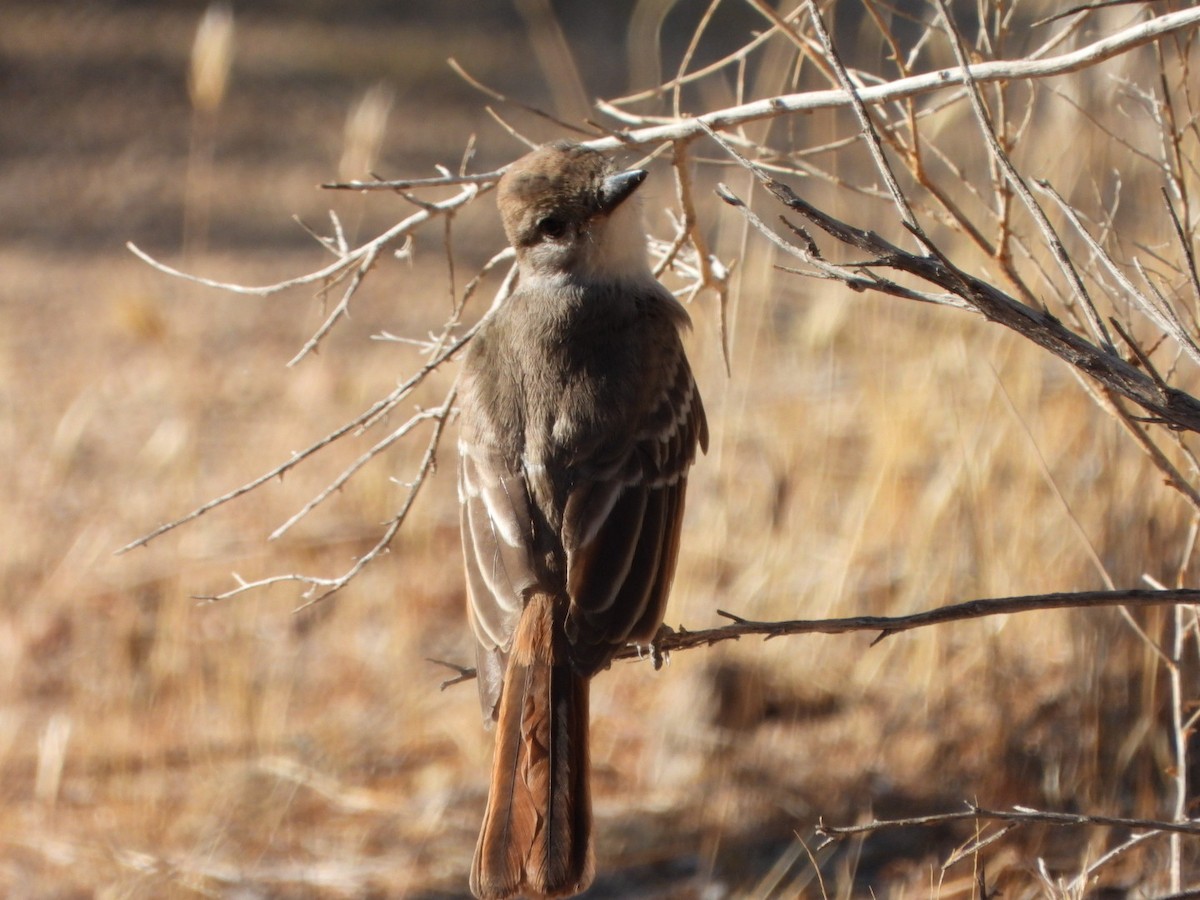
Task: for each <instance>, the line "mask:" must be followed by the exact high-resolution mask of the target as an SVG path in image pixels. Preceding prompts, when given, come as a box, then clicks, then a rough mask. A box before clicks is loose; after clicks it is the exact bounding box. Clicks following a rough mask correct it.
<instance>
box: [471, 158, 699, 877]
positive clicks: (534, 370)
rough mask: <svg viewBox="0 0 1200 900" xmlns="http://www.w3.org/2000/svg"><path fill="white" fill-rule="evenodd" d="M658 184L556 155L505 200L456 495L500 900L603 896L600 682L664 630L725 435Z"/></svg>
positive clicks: (481, 852)
mask: <svg viewBox="0 0 1200 900" xmlns="http://www.w3.org/2000/svg"><path fill="white" fill-rule="evenodd" d="M645 177H646V172H645V171H644V170H641V169H634V170H631V171H625V172H616V171H614V170H613V168H612V166H611V165H610V164H609V163H608V162H607V161H606V159H605V158H604V157H603V156H601V155H600V154H599V153H597V152H595V151H593V150H588V149H584V148H582V147H580V146H578V145H575V144H571V143H569V142H560V143H555V144H549V145H547V146H545V147H542V148H541V149H539V150H536V151H534V152H533V153H530V154H529V155H527V156H525V157H523V158H522V159H520V160H518V161H517V162H516V163H514V164H513V165H512V166H511V167H510V168H509V170H508V172H507V173H506V174H505V175H504V176H503V178H502V179H501V181H500V186H499V195H500V196H499V206H500V214H501V217H502V219H503V220H504V230H505V233H506V234H507V235H508V239H509V242H510V243H511V244H512V246H513V247H514V248H515V249H516V251H517V261H518V266H519V270H520V276H519V282H518V289H517V291H516V292H515V293H514V294H513V295H512V296H511V297H509V298H508V299H507V300H506V301H505V302H504V303H503V304H502V305H501V307H500V308H499V309H498V310H497V311H496V313H495V314H494V316H493V317H492V319H491V320H490V321H489V322H488V323H487V324H486V325H485V326H484V327H483V328H482V329H480V331H479V333H478V334H477V335H476V336H475V338H474V340H473V341H472V342H471V347H470V351H469V352H468V354H467V358H466V362H465V364H464V368H463V373H462V378H461V381H460V391H461V401H460V402H461V410H462V433H461V439H460V443H459V449H460V452H461V456H462V463H461V468H460V471H459V494H460V499H461V501H462V535H463V549H464V555H465V557H466V570H467V594H468V601H469V610H470V619H471V625H472V627H473V628H474V631H475V637H476V639H477V640H478V645H477V647H476V659H477V672H478V679H479V695H480V699H481V701H482V703H483V712H484V718H485V720H486V721H487V722H489V723H490V722H493V721H494V722H496V749H495V757H494V761H493V765H492V781H491V789H490V791H489V793H488V803H487V811H486V812H485V813H484V820H483V828H482V830H481V831H480V834H479V843H478V845H477V847H476V850H475V861H474V864H473V865H472V867H471V890H472V891H473V892H474V893H475V895H476V896H477V897H480V898H485V900H498V898H504V897H512V896H516V895H518V894H525V895H527V896H533V897H565V896H570V895H572V894H575V893H577V892H579V891H581V890H583V889H584V888H586V887H587V885H588V884H589V883H590V882H591V880H592V873H593V858H592V841H591V818H592V814H591V798H590V793H589V787H588V680H589V679H590V678H591V677H592V676H593V675H595V674H596V673H597V672H598V671H600V670H601V669H603V668H605V667H606V666H607V665H608V663H609V662H610V661H611V659H612V656H613V654H614V653H616V651H617V650H618V649H620V648H621V647H622V646H623V645H625V644H627V643H629V642H637V643H648V642H650V641H651V640H652V639H653V637H654V636H655V634H656V633H657V631H658V628H659V626H660V625H661V624H662V619H663V612H664V608H665V606H666V603H667V592H668V590H669V589H670V586H671V577H672V575H673V573H674V569H675V560H676V557H677V556H678V550H679V529H680V523H681V522H682V519H683V498H684V490H685V488H686V486H687V474H688V468H689V467H690V466H691V464H692V462H693V460H694V459H695V456H696V447H697V445H699V446H700V447H703V448H705V449H707V445H708V427H707V424H706V422H705V418H704V408H703V406H702V405H701V403H700V395H699V393H698V392H697V390H696V383H695V381H694V380H693V378H692V372H691V369H690V367H689V366H688V362H687V359H686V357H685V356H684V353H683V345H682V343H681V341H680V337H679V333H680V330H681V329H683V328H686V327H688V326H689V324H690V320H689V319H688V315H687V312H685V311H684V308H683V306H682V305H681V304H680V303H679V302H678V301H677V300H676V299H675V298H674V297H673V296H672V295H671V294H670V292H668V291H667V289H666V288H664V287H663V286H662V285H661V284H659V283H658V282H657V281H656V280H655V278H654V276H653V274H651V272H650V267H649V263H648V261H647V258H646V237H645V231H644V229H643V226H642V221H641V214H640V211H639V210H638V206H637V203H636V202H635V201H632V200H631V199H630V197H631V195H632V194H633V192H634V191H635V190H637V187H638V185H640V184H641V183H642V181H643V180H644V179H645Z"/></svg>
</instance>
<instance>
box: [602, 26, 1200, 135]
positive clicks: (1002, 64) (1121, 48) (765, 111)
mask: <svg viewBox="0 0 1200 900" xmlns="http://www.w3.org/2000/svg"><path fill="white" fill-rule="evenodd" d="M1197 25H1200V8H1198V9H1185V10H1180V11H1179V12H1174V13H1168V14H1166V15H1162V16H1155V17H1154V18H1152V19H1150V20H1149V21H1146V22H1140V23H1138V24H1137V25H1132V26H1130V27H1129V28H1126V29H1125V30H1123V31H1118V32H1117V33H1116V34H1113V35H1110V36H1108V37H1106V38H1102V39H1100V40H1098V41H1096V42H1094V43H1091V44H1088V45H1087V46H1086V47H1080V48H1079V49H1078V50H1074V51H1072V52H1071V53H1063V54H1061V55H1059V56H1051V57H1047V58H1046V59H1039V60H1027V59H1016V60H993V61H990V62H982V63H979V64H978V65H972V66H971V67H970V77H971V79H972V80H973V81H975V82H976V83H977V84H988V83H991V82H996V81H1019V80H1023V79H1032V78H1049V77H1051V76H1054V75H1066V74H1068V73H1070V72H1077V71H1079V70H1080V69H1085V68H1087V67H1088V66H1093V65H1095V64H1097V63H1099V62H1103V61H1104V60H1106V59H1111V58H1112V57H1114V56H1118V55H1120V54H1122V53H1125V52H1126V51H1128V50H1132V49H1134V48H1136V47H1140V46H1142V45H1144V44H1148V43H1150V42H1152V41H1156V40H1158V39H1159V38H1161V37H1163V36H1164V35H1168V34H1171V33H1173V32H1176V31H1184V30H1186V29H1188V28H1194V27H1196V26H1197ZM965 81H966V79H965V77H964V75H963V72H962V70H961V69H959V68H958V67H954V68H948V69H938V70H937V71H934V72H926V73H924V74H921V75H912V76H910V77H908V78H899V79H897V80H895V81H889V82H887V83H885V84H878V85H875V86H873V87H864V88H861V89H860V90H859V91H858V96H859V99H860V100H861V101H862V102H863V103H866V104H876V105H877V104H882V103H892V102H894V101H896V100H902V99H904V98H906V97H914V96H917V95H920V94H927V93H930V92H931V91H940V90H943V89H945V88H949V87H961V86H962V85H963V84H964V83H965ZM852 103H853V99H852V98H851V97H849V96H848V95H847V94H846V92H845V91H841V90H827V91H809V92H807V93H803V94H784V95H781V96H778V97H769V98H767V99H765V100H756V101H754V102H753V103H744V104H742V105H740V106H731V107H729V108H727V109H722V110H717V111H716V112H711V113H706V114H705V115H702V116H697V117H696V118H693V119H683V120H680V121H674V122H670V123H668V124H657V125H651V126H649V127H645V128H637V129H635V130H633V131H627V132H624V133H623V134H621V135H620V136H619V137H607V138H601V139H599V140H594V141H586V142H584V143H585V144H586V145H587V146H589V147H592V148H594V149H596V150H615V149H617V148H619V147H623V146H627V145H629V144H655V143H659V142H661V141H677V140H682V139H684V138H689V137H693V136H694V135H696V134H697V133H698V132H700V131H703V129H702V128H701V126H700V123H701V122H704V123H705V124H706V125H708V126H709V127H710V128H712V129H714V130H717V131H721V130H726V129H730V128H734V127H736V126H738V125H744V124H746V123H747V122H755V121H758V120H759V119H769V118H772V117H774V116H778V115H781V114H785V113H797V112H812V111H814V110H818V109H841V108H844V107H848V106H850V105H852ZM611 109H614V107H611V106H610V107H606V108H605V111H610V110H611ZM621 120H622V121H624V122H626V123H627V124H631V125H636V124H638V123H639V122H647V121H653V120H652V119H643V118H641V117H638V116H633V115H631V114H629V113H624V114H622V116H621Z"/></svg>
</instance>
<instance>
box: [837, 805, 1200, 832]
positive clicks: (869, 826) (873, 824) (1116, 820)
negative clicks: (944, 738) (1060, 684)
mask: <svg viewBox="0 0 1200 900" xmlns="http://www.w3.org/2000/svg"><path fill="white" fill-rule="evenodd" d="M975 819H988V820H992V821H996V822H1016V823H1017V824H1020V825H1059V826H1071V825H1104V826H1109V827H1115V828H1136V829H1146V830H1149V831H1151V832H1168V833H1176V834H1192V835H1200V822H1163V821H1160V820H1158V819H1126V818H1121V817H1118V816H1089V815H1083V814H1080V813H1061V812H1047V811H1043V810H1037V809H1030V808H1028V807H1025V806H1016V807H1013V808H1012V809H1011V810H1000V809H984V808H983V807H981V806H976V805H975V804H973V803H970V804H967V809H965V810H962V811H960V812H948V813H936V814H934V815H929V816H912V817H910V818H907V819H874V820H873V821H870V822H865V823H863V824H862V825H844V826H836V825H826V824H825V823H824V822H821V823H820V824H819V825H817V833H818V834H822V835H824V836H825V837H826V838H828V839H829V840H841V839H842V838H846V837H851V836H854V835H860V834H872V833H874V832H876V831H884V830H885V829H888V828H912V827H914V826H919V825H944V824H946V823H947V822H962V821H972V820H975Z"/></svg>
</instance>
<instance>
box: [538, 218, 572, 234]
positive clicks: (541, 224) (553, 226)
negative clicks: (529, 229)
mask: <svg viewBox="0 0 1200 900" xmlns="http://www.w3.org/2000/svg"><path fill="white" fill-rule="evenodd" d="M537 230H538V234H540V235H542V236H543V237H548V238H560V237H562V236H563V235H564V234H566V233H567V223H566V221H565V220H564V219H560V218H558V216H546V217H545V218H544V219H541V220H539V221H538V223H537Z"/></svg>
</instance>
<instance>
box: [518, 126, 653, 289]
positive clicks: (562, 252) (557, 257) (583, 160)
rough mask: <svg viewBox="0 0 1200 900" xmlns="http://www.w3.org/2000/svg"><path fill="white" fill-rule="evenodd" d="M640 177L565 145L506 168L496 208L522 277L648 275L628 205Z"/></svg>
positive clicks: (637, 222) (634, 212) (641, 235)
mask: <svg viewBox="0 0 1200 900" xmlns="http://www.w3.org/2000/svg"><path fill="white" fill-rule="evenodd" d="M645 179H646V170H645V169H629V170H626V171H617V170H615V168H614V166H613V165H612V163H611V162H609V160H608V159H607V158H606V157H605V156H604V155H603V154H601V153H599V152H597V151H595V150H590V149H587V148H586V147H581V146H579V145H578V144H574V143H571V142H568V141H559V142H555V143H553V144H547V145H545V146H543V147H540V148H538V149H537V150H534V151H533V152H532V153H529V154H527V155H526V156H523V157H522V158H521V159H519V160H517V161H516V162H515V163H513V164H512V165H511V166H510V167H509V168H508V171H507V172H505V174H504V176H503V178H501V180H500V187H499V200H498V205H499V207H500V216H501V218H502V219H503V221H504V232H505V234H506V235H507V236H508V240H509V243H510V244H512V246H513V248H514V249H515V250H516V251H517V259H518V260H519V262H520V266H521V274H522V277H524V278H530V277H538V276H543V277H545V276H557V275H567V276H572V277H576V278H581V279H586V280H592V281H601V280H613V281H619V280H625V279H630V278H638V277H642V276H645V275H647V274H648V272H649V268H648V264H647V261H646V237H645V231H644V229H643V226H642V221H641V211H640V209H638V205H637V203H636V202H630V198H631V197H632V195H633V193H634V192H635V191H636V190H637V188H638V185H640V184H641V183H642V182H643V181H645Z"/></svg>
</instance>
